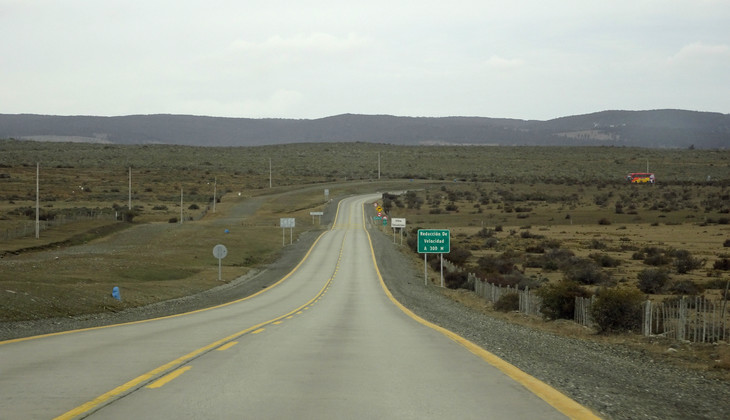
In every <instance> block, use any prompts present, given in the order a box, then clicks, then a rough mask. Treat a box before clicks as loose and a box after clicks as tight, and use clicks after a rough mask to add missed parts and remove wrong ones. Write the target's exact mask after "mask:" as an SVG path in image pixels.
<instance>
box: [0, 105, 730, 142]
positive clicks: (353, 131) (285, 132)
mask: <svg viewBox="0 0 730 420" xmlns="http://www.w3.org/2000/svg"><path fill="white" fill-rule="evenodd" d="M0 138H15V139H21V140H38V141H85V142H99V143H113V144H178V145H187V146H263V145H274V144H287V143H329V142H367V143H388V144H396V145H504V146H521V145H542V146H588V145H591V146H594V145H595V146H626V147H645V148H701V149H726V148H728V147H729V146H730V114H721V113H716V112H702V111H687V110H679V109H664V110H647V111H622V110H609V111H600V112H594V113H589V114H581V115H573V116H566V117H559V118H554V119H551V120H546V121H541V120H522V119H511V118H491V117H470V116H449V117H404V116H393V115H365V114H339V115H332V116H328V117H323V118H317V119H285V118H260V119H254V118H236V117H210V116H200V115H183V114H148V115H126V116H86V115H75V116H59V115H39V114H0Z"/></svg>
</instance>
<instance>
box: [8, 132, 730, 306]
mask: <svg viewBox="0 0 730 420" xmlns="http://www.w3.org/2000/svg"><path fill="white" fill-rule="evenodd" d="M0 150H1V151H2V153H0V239H2V241H0V255H3V256H4V257H3V258H2V259H0V261H1V262H2V266H3V267H2V268H3V269H2V272H0V285H1V287H0V288H2V289H3V290H10V291H11V292H7V291H5V292H3V293H0V296H5V299H0V300H5V301H6V302H7V299H9V298H14V299H16V300H17V297H18V296H19V295H22V296H27V297H28V298H27V300H28V301H29V302H31V303H32V299H33V296H37V297H38V299H36V300H37V301H38V302H43V301H44V299H46V300H48V302H50V303H49V304H47V305H40V304H39V305H37V306H38V307H39V308H41V307H45V308H51V309H53V308H55V309H53V310H52V311H49V312H48V313H45V314H44V313H43V311H44V309H37V311H35V312H32V313H23V311H24V310H27V308H28V307H30V306H32V305H30V304H29V305H30V306H26V307H25V309H19V310H17V311H15V312H12V311H11V310H9V309H7V308H9V306H7V305H3V307H4V308H6V309H5V311H4V312H5V313H3V314H2V318H1V319H4V320H8V319H23V318H24V317H25V318H33V317H42V316H46V315H49V314H52V315H59V314H60V315H65V314H69V313H73V310H72V309H71V308H68V307H66V305H65V303H64V302H62V301H59V302H55V301H54V297H53V293H54V290H57V289H58V288H64V287H65V288H69V290H74V292H73V293H78V294H79V295H78V296H77V298H78V299H79V300H81V301H84V300H88V301H89V304H88V305H87V306H88V308H87V309H85V310H84V311H86V312H93V311H99V310H107V309H108V308H111V307H114V308H116V307H117V306H118V305H119V304H118V303H116V302H113V301H111V300H109V299H102V300H99V301H98V302H97V301H93V299H91V298H90V297H89V296H92V295H93V296H96V295H97V294H99V293H102V292H103V293H104V295H106V294H107V293H106V291H107V289H109V285H110V284H116V283H124V284H125V285H128V290H129V292H128V294H127V298H128V299H125V302H124V304H123V305H141V304H146V303H150V302H153V301H157V300H162V299H167V298H170V297H175V296H179V295H183V294H188V293H193V292H196V291H199V290H203V289H206V288H209V287H212V286H214V285H216V284H217V283H216V282H217V279H216V278H215V277H216V276H217V271H215V270H213V268H215V266H216V264H217V262H216V261H215V260H214V259H212V258H211V257H210V255H209V254H210V249H212V247H213V245H215V244H216V243H217V242H218V241H220V240H221V239H222V238H225V240H226V241H230V243H231V247H229V248H230V249H232V252H230V253H229V255H228V257H227V258H226V260H224V261H225V262H224V265H223V273H224V277H225V279H228V280H230V279H233V278H236V277H238V276H241V275H244V274H245V273H246V272H247V271H248V270H250V269H252V268H256V267H259V266H261V265H263V264H265V263H267V262H269V261H271V260H272V259H273V258H275V257H276V255H277V253H278V251H279V250H280V249H281V246H282V244H281V240H282V239H281V232H280V229H279V228H278V219H279V218H280V217H295V218H297V220H298V222H297V226H309V225H311V218H310V217H309V212H310V211H313V210H321V209H322V208H323V205H324V189H325V188H327V189H329V190H330V192H329V194H330V197H336V196H341V195H346V194H352V193H357V192H372V191H377V190H380V191H383V190H391V191H392V190H409V191H410V192H409V194H407V195H403V196H400V197H399V198H397V199H394V200H391V201H390V202H388V203H384V204H387V205H388V210H389V214H390V216H391V217H405V218H407V220H408V227H409V230H412V229H414V228H417V227H439V228H450V229H452V231H453V236H454V239H453V244H452V247H455V248H460V249H463V250H468V251H469V253H470V256H469V257H468V258H467V259H466V260H465V261H464V262H463V264H464V265H465V266H467V267H473V268H474V269H475V270H477V271H478V269H479V259H480V258H481V257H484V256H489V255H493V256H503V255H504V254H505V253H507V255H508V256H510V258H511V262H512V263H513V264H514V265H515V266H516V267H517V269H518V271H519V272H520V273H521V274H522V277H521V278H520V281H523V282H529V283H532V284H539V283H540V282H544V281H557V280H559V279H560V278H561V277H562V276H564V273H563V272H562V271H561V270H557V269H546V268H544V267H540V266H537V265H536V264H535V263H534V261H535V260H536V258H538V257H539V256H540V253H539V252H537V251H539V250H540V249H541V247H542V248H543V249H544V248H545V247H549V246H551V245H552V246H555V245H556V244H558V245H559V246H560V247H561V248H564V249H568V250H570V251H571V252H573V253H574V254H575V256H577V257H580V258H586V259H587V258H594V259H595V260H596V261H610V260H609V259H606V258H605V257H601V255H603V256H608V257H610V258H612V259H616V260H618V261H619V263H618V265H616V266H607V267H600V269H601V272H602V273H604V274H605V277H602V279H603V280H602V281H601V283H597V284H590V285H587V287H598V286H603V285H608V286H615V285H620V284H629V285H630V284H634V283H636V281H637V274H638V273H639V272H640V271H641V270H643V269H646V268H647V265H646V264H645V262H644V261H643V260H641V259H637V258H636V256H635V254H636V253H637V252H641V251H642V250H643V249H645V248H647V247H655V248H659V249H660V250H665V251H667V252H670V251H671V252H673V251H676V250H688V251H689V252H691V255H692V256H693V258H695V259H697V260H700V261H702V262H703V263H702V265H701V267H698V268H696V269H692V270H690V271H689V272H687V273H682V274H673V275H672V281H673V282H675V283H676V282H677V281H680V280H682V281H685V280H686V281H689V282H692V283H693V284H696V285H698V286H700V289H702V290H706V291H707V292H706V293H710V294H717V293H718V292H717V288H718V287H719V286H718V285H719V284H720V283H722V280H724V279H726V278H727V271H725V270H723V269H715V268H714V264H715V262H716V261H718V260H722V259H723V258H727V257H728V248H727V246H725V244H726V241H727V240H728V239H729V238H730V231H729V230H728V228H729V227H730V225H729V224H728V218H729V217H730V215H729V214H728V212H729V211H730V170H729V169H730V159H729V158H730V153H729V152H727V151H711V150H710V151H700V150H646V149H629V148H577V149H571V148H558V147H555V148H539V147H401V146H392V145H383V144H365V143H355V144H296V145H285V146H271V147H250V148H206V147H183V146H162V145H147V146H115V145H95V144H75V143H38V142H21V141H14V140H0ZM378 158H380V162H379V161H378ZM270 162H271V163H270ZM647 162H648V164H649V166H650V169H651V170H652V171H654V172H655V173H656V174H657V179H658V183H657V185H654V186H650V185H628V184H626V182H625V180H624V177H625V175H626V174H627V173H628V172H636V171H643V170H645V169H646V166H647ZM37 163H38V164H39V165H40V177H39V180H40V181H39V184H40V188H39V189H40V194H39V197H40V208H41V219H42V222H43V223H53V224H54V225H53V226H51V227H50V228H48V229H47V230H43V231H42V232H41V235H40V238H39V239H35V237H34V231H35V222H34V220H35V199H36V192H35V191H36V164H37ZM130 168H131V173H132V177H131V178H132V183H131V185H132V188H131V199H132V212H131V213H132V216H133V223H131V224H130V223H122V222H119V221H118V220H121V219H122V218H123V217H129V209H128V206H127V204H128V200H129V195H130V190H129V172H130ZM270 186H271V188H270ZM181 190H182V193H181ZM292 191H296V192H292ZM181 195H182V200H183V204H182V207H181V205H180V203H181ZM214 195H215V197H216V199H217V200H219V201H217V202H216V203H215V204H216V211H215V212H213V197H214ZM181 210H182V219H183V223H182V224H180V215H181ZM150 225H152V226H154V228H150V227H149V226H150ZM140 226H146V229H144V232H152V233H145V234H144V235H146V236H144V237H142V236H140V235H141V234H140V233H139V232H142V230H141V229H139V227H140ZM310 227H311V228H316V226H310ZM226 229H227V230H228V231H229V233H225V231H226ZM243 231H245V235H237V234H239V233H241V232H243ZM251 237H255V238H261V240H256V241H251V240H248V239H247V238H251ZM550 241H553V242H550ZM68 245H79V246H77V247H69V246H68ZM105 247H108V248H105ZM112 248H113V249H114V252H113V253H105V252H101V251H98V250H99V249H101V250H104V249H112ZM39 250H45V252H34V251H39ZM72 250H77V251H78V252H76V251H72ZM510 253H511V254H510ZM16 254H17V255H16ZM600 258H603V259H600ZM102 273H103V274H102ZM503 277H504V276H503ZM87 293H89V295H88V296H87V295H86V294H87ZM9 295H13V296H9ZM72 295H73V294H72ZM40 296H45V297H40ZM74 296H75V295H74ZM658 296H659V295H658ZM92 301H93V302H92ZM115 305H116V306H115Z"/></svg>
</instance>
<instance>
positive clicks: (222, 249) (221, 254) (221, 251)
mask: <svg viewBox="0 0 730 420" xmlns="http://www.w3.org/2000/svg"><path fill="white" fill-rule="evenodd" d="M226 255H228V249H227V248H226V246H225V245H221V244H218V245H216V246H214V247H213V256H214V257H216V258H218V281H221V260H222V259H223V258H225V257H226Z"/></svg>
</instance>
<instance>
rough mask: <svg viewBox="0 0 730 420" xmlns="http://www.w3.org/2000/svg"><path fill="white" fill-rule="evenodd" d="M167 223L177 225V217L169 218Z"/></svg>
mask: <svg viewBox="0 0 730 420" xmlns="http://www.w3.org/2000/svg"><path fill="white" fill-rule="evenodd" d="M167 222H168V223H177V217H171V218H170V220H168V221H167Z"/></svg>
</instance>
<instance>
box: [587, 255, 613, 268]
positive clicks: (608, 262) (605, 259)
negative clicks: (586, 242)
mask: <svg viewBox="0 0 730 420" xmlns="http://www.w3.org/2000/svg"><path fill="white" fill-rule="evenodd" d="M588 258H590V259H592V260H593V261H595V262H596V264H598V265H600V266H601V267H618V266H619V265H621V260H619V259H617V258H613V257H612V256H610V255H608V254H601V253H594V254H590V255H588Z"/></svg>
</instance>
